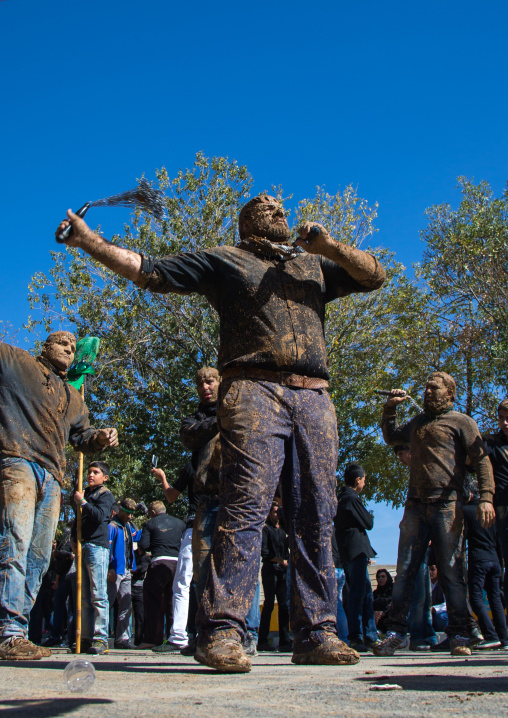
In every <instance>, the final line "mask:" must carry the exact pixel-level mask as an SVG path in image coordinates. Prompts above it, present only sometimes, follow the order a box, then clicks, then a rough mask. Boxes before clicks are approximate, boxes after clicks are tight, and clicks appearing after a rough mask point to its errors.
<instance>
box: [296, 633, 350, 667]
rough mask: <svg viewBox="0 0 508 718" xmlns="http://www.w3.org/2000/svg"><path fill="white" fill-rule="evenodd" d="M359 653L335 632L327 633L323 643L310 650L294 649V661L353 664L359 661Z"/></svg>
mask: <svg viewBox="0 0 508 718" xmlns="http://www.w3.org/2000/svg"><path fill="white" fill-rule="evenodd" d="M359 660H360V656H359V655H358V653H357V652H356V651H355V650H353V649H352V648H350V647H349V646H347V645H346V644H345V643H344V642H343V641H341V640H340V639H339V638H338V637H337V636H336V635H335V634H334V633H326V634H325V640H324V641H323V643H320V644H318V645H317V646H315V647H314V648H312V649H311V650H310V651H305V652H299V650H298V649H294V650H293V657H292V658H291V662H292V663H296V664H298V665H300V666H302V665H314V666H352V665H354V664H355V663H358V661H359Z"/></svg>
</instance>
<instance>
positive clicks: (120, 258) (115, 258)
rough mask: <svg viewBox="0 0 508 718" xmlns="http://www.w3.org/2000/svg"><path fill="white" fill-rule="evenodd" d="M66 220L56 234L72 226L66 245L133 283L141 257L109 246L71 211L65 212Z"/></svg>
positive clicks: (114, 246) (109, 244)
mask: <svg viewBox="0 0 508 718" xmlns="http://www.w3.org/2000/svg"><path fill="white" fill-rule="evenodd" d="M67 216H68V218H69V219H68V220H64V221H63V222H61V223H60V225H59V227H58V229H57V230H56V233H58V232H60V231H61V230H62V229H65V228H66V227H68V226H69V224H71V225H72V234H71V236H70V237H69V239H68V241H67V242H66V244H68V245H69V247H79V248H80V249H82V250H83V251H84V252H86V253H87V254H89V255H90V256H91V257H93V258H94V259H96V260H97V261H98V262H100V263H101V264H104V266H105V267H107V268H108V269H111V270H112V271H113V272H115V273H116V274H119V275H120V276H121V277H125V278H126V279H131V280H132V281H133V282H135V281H136V280H137V279H139V275H140V272H141V255H140V254H138V253H137V252H132V251H131V250H130V249H124V248H123V247H118V246H117V245H116V244H111V242H108V240H107V239H104V237H101V236H100V235H99V234H96V233H95V232H92V230H91V229H90V227H89V226H88V225H87V223H86V222H85V221H84V220H83V219H81V217H78V216H77V215H76V214H74V212H72V210H70V209H68V210H67Z"/></svg>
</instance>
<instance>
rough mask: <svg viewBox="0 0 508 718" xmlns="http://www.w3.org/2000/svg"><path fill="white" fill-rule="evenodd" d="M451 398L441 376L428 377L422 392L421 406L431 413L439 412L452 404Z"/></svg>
mask: <svg viewBox="0 0 508 718" xmlns="http://www.w3.org/2000/svg"><path fill="white" fill-rule="evenodd" d="M452 404H453V399H452V395H451V392H450V390H449V389H447V388H446V386H445V383H444V381H443V380H442V378H441V377H439V376H437V377H434V378H433V379H430V380H429V381H428V382H427V384H426V385H425V391H424V392H423V408H424V409H425V410H428V411H430V412H431V413H432V414H440V413H442V412H443V411H444V410H445V409H448V407H450V406H452Z"/></svg>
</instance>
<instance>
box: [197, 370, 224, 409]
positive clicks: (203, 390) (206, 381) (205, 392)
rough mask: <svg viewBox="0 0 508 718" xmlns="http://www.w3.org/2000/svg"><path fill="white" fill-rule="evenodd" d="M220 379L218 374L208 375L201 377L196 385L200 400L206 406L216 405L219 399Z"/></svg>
mask: <svg viewBox="0 0 508 718" xmlns="http://www.w3.org/2000/svg"><path fill="white" fill-rule="evenodd" d="M219 384H220V381H219V377H218V376H217V375H216V374H212V373H208V374H205V375H204V376H199V378H198V381H197V383H196V389H197V392H198V396H199V400H200V402H201V403H202V404H204V405H205V406H209V405H210V404H215V402H216V401H217V399H218V398H219Z"/></svg>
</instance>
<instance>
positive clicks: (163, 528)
mask: <svg viewBox="0 0 508 718" xmlns="http://www.w3.org/2000/svg"><path fill="white" fill-rule="evenodd" d="M184 531H185V523H184V522H183V521H181V520H180V519H177V518H176V517H175V516H170V515H169V514H157V516H154V517H153V519H150V520H149V521H147V522H146V523H145V524H143V530H142V531H141V538H140V539H139V543H138V548H140V549H142V550H143V551H149V552H150V553H151V554H152V561H153V559H154V558H159V556H171V557H175V558H176V557H178V553H179V551H180V544H181V543H182V536H183V533H184Z"/></svg>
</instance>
